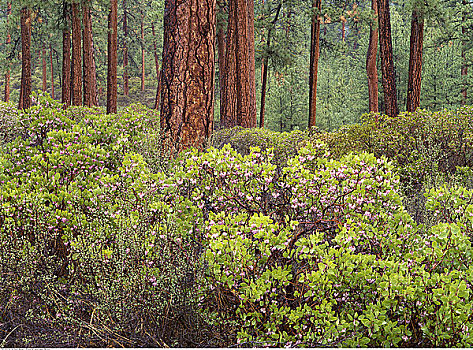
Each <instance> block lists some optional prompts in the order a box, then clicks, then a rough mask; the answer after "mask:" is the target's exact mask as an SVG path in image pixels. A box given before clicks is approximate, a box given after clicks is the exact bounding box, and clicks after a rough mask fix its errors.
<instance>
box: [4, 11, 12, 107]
mask: <svg viewBox="0 0 473 350" xmlns="http://www.w3.org/2000/svg"><path fill="white" fill-rule="evenodd" d="M10 15H11V3H10V2H8V3H7V22H9V20H10ZM10 43H11V34H10V32H9V31H8V32H7V40H6V45H7V47H8V46H9V45H10ZM4 101H5V102H8V101H10V63H9V64H8V66H7V71H6V73H5V95H4Z"/></svg>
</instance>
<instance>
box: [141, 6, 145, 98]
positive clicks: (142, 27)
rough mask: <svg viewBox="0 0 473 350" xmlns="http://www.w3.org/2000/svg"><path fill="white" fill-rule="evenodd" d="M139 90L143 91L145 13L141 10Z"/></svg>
mask: <svg viewBox="0 0 473 350" xmlns="http://www.w3.org/2000/svg"><path fill="white" fill-rule="evenodd" d="M141 91H145V15H144V12H141Z"/></svg>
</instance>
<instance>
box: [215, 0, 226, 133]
mask: <svg viewBox="0 0 473 350" xmlns="http://www.w3.org/2000/svg"><path fill="white" fill-rule="evenodd" d="M217 3H218V11H219V12H220V13H219V15H218V16H217V50H218V83H219V88H220V118H221V116H222V115H224V113H225V110H226V105H225V103H224V101H225V96H226V92H225V91H226V80H225V74H226V73H225V69H226V62H225V32H224V27H225V20H224V19H223V18H222V17H223V13H224V11H225V7H224V4H222V3H221V2H220V1H218V2H217ZM220 124H221V120H220Z"/></svg>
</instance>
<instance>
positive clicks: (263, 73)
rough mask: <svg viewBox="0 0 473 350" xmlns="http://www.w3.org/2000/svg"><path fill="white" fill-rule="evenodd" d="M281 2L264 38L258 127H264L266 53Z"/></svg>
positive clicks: (267, 58) (266, 76)
mask: <svg viewBox="0 0 473 350" xmlns="http://www.w3.org/2000/svg"><path fill="white" fill-rule="evenodd" d="M281 6H282V3H279V5H278V7H277V9H276V15H275V16H274V19H273V21H272V22H271V27H270V28H269V29H268V37H267V40H266V53H265V55H264V56H263V60H262V63H261V106H260V114H259V127H260V128H263V127H264V110H265V106H266V84H267V81H268V60H269V57H268V54H269V50H270V48H271V32H272V30H273V28H274V25H275V24H276V22H277V21H278V17H279V12H280V11H281ZM286 34H287V33H286Z"/></svg>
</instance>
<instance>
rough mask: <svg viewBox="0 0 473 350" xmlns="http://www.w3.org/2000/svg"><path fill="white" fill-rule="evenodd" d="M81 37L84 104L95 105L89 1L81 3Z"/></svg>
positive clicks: (94, 75) (95, 87)
mask: <svg viewBox="0 0 473 350" xmlns="http://www.w3.org/2000/svg"><path fill="white" fill-rule="evenodd" d="M82 27H83V30H82V37H83V42H84V44H83V56H84V58H83V60H84V62H83V65H84V66H83V81H84V105H85V106H87V107H92V106H97V105H98V101H97V84H96V81H97V79H96V69H95V58H94V46H93V36H92V17H91V15H90V2H84V3H82Z"/></svg>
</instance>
